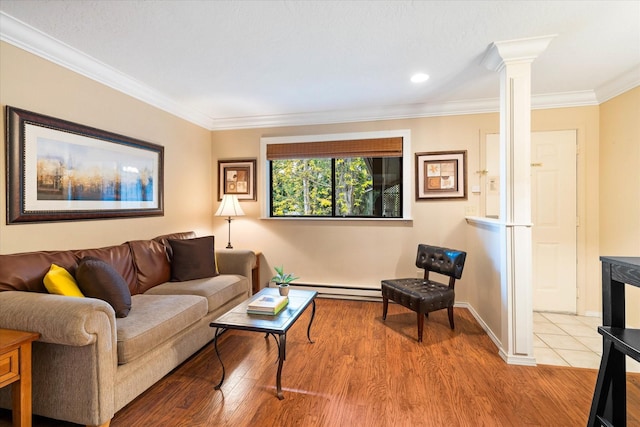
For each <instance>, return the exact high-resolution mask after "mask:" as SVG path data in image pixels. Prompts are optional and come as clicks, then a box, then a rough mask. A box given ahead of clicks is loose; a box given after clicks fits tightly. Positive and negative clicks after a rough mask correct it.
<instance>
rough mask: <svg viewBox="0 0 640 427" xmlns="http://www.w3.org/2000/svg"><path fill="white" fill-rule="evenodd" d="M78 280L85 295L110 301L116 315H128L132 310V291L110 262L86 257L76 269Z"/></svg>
mask: <svg viewBox="0 0 640 427" xmlns="http://www.w3.org/2000/svg"><path fill="white" fill-rule="evenodd" d="M76 282H78V287H79V288H80V290H81V291H82V293H83V294H84V296H85V297H89V298H98V299H101V300H103V301H106V302H108V303H109V304H110V305H111V307H113V309H114V310H115V312H116V317H127V315H128V314H129V311H130V310H131V292H130V291H129V287H127V283H126V282H125V281H124V279H123V278H122V276H121V275H120V274H119V273H118V272H117V271H116V270H115V269H114V268H113V267H112V266H111V265H109V264H108V263H106V262H105V261H102V260H101V259H98V258H94V257H89V256H87V257H84V258H82V260H80V264H78V268H77V269H76Z"/></svg>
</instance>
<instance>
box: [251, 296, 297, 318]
mask: <svg viewBox="0 0 640 427" xmlns="http://www.w3.org/2000/svg"><path fill="white" fill-rule="evenodd" d="M288 303H289V298H288V297H285V296H281V295H263V296H261V297H260V298H257V299H255V300H253V301H251V302H250V303H249V305H248V306H247V313H249V314H271V315H276V314H278V313H280V311H282V309H283V308H285V307H286V306H287V304H288Z"/></svg>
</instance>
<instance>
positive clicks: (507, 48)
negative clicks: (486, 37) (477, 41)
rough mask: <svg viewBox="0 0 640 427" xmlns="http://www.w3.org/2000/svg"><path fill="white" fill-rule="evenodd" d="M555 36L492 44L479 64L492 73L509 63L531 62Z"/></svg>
mask: <svg viewBox="0 0 640 427" xmlns="http://www.w3.org/2000/svg"><path fill="white" fill-rule="evenodd" d="M555 37H556V34H552V35H548V36H540V37H530V38H526V39H516V40H506V41H501V42H493V43H491V44H490V45H489V47H487V51H486V52H485V54H484V56H483V57H482V60H481V61H480V63H481V64H482V65H484V66H485V67H487V68H488V69H489V70H492V71H500V70H501V69H502V67H504V65H505V64H507V63H510V62H533V60H535V59H536V58H537V57H538V56H539V55H540V54H541V53H542V52H544V51H545V50H546V49H547V47H548V46H549V43H551V40H553V39H554V38H555Z"/></svg>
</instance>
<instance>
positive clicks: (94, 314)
mask: <svg viewBox="0 0 640 427" xmlns="http://www.w3.org/2000/svg"><path fill="white" fill-rule="evenodd" d="M115 325H116V320H115V313H114V311H113V308H112V307H111V306H110V305H109V304H108V303H106V302H105V301H102V300H99V299H95V298H75V297H64V296H60V295H50V294H43V293H38V292H22V291H5V292H0V327H1V328H5V329H17V330H22V331H30V332H39V333H40V339H39V340H38V341H41V342H47V343H52V344H62V345H71V346H83V345H90V344H93V343H95V342H96V340H97V339H98V338H99V337H105V338H106V339H108V340H109V341H110V342H111V343H112V345H113V347H114V348H115V345H116V329H115V327H116V326H115Z"/></svg>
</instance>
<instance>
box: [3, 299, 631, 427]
mask: <svg viewBox="0 0 640 427" xmlns="http://www.w3.org/2000/svg"><path fill="white" fill-rule="evenodd" d="M309 311H310V310H308V311H307V312H306V313H305V314H303V316H302V317H301V318H300V319H299V320H298V323H296V324H295V325H294V326H293V328H292V329H291V330H290V331H289V334H288V335H287V360H286V362H285V363H284V368H283V376H282V385H283V389H284V394H285V399H284V400H282V401H280V400H278V399H277V398H276V397H275V376H276V369H277V363H276V360H277V348H276V345H275V342H274V340H273V339H272V338H269V339H268V340H265V338H264V335H262V334H257V333H249V332H241V331H231V332H228V333H226V334H225V335H224V336H223V337H222V338H221V339H220V342H219V347H220V350H221V355H222V358H223V360H224V361H225V366H226V368H227V378H226V380H225V383H224V385H223V386H222V391H216V390H214V389H213V386H214V385H215V384H216V383H217V381H218V379H219V378H220V374H221V370H220V365H219V362H218V360H217V359H216V356H215V352H214V351H213V348H212V346H211V345H209V346H207V347H205V348H204V349H203V350H202V351H200V352H199V353H198V354H196V355H194V356H193V357H192V358H191V359H189V360H188V361H187V362H186V363H184V364H183V365H181V366H180V367H178V368H177V369H176V370H174V371H173V372H172V373H171V374H169V375H168V376H166V377H165V378H164V379H163V380H161V381H160V382H158V383H157V384H156V385H155V386H153V387H152V388H151V389H149V390H148V391H147V392H145V393H144V394H143V395H142V396H140V397H139V398H138V399H136V400H134V401H133V402H132V403H130V404H129V405H128V406H126V407H125V408H124V409H122V410H121V411H120V412H118V413H117V414H116V416H115V417H114V419H113V421H112V423H111V426H112V427H130V426H213V425H216V426H229V427H231V426H234V427H236V426H252V427H255V426H332V427H333V426H367V427H369V426H418V425H425V426H524V425H528V426H550V425H554V426H584V425H586V421H587V416H588V413H589V408H590V404H591V397H592V393H593V389H594V385H595V380H596V375H597V371H596V370H595V369H584V368H573V367H559V366H544V365H540V366H537V367H524V366H512V365H507V364H506V363H505V362H504V361H503V360H502V359H501V358H500V357H499V356H498V354H497V349H496V347H495V346H494V344H493V343H492V342H491V340H490V339H489V337H488V336H487V335H486V334H485V332H484V331H483V330H482V328H481V327H480V326H479V325H478V323H477V322H476V321H475V319H474V318H473V316H471V314H470V313H469V312H468V311H467V310H465V309H459V308H456V309H455V321H456V330H455V331H451V330H450V329H449V325H448V320H447V314H446V310H444V311H440V312H435V313H431V314H430V315H429V319H427V320H426V322H425V330H424V338H423V339H424V341H423V342H422V343H418V342H417V340H416V335H417V330H416V319H415V313H413V312H411V311H408V310H407V309H405V308H403V307H401V306H398V305H395V304H392V305H390V307H389V314H388V316H387V320H386V322H383V321H382V318H381V317H382V316H381V314H382V304H381V303H376V302H361V301H346V300H331V299H318V300H317V314H316V319H315V321H314V324H313V327H312V329H311V337H312V338H313V339H314V340H315V344H310V343H309V342H308V341H307V339H306V330H307V324H308V321H309ZM627 388H628V403H627V406H628V420H629V421H628V426H640V375H638V374H630V375H629V377H628V387H627ZM8 419H9V418H7V411H4V412H0V420H3V421H5V422H6V421H7V420H8ZM34 425H43V426H65V427H66V426H73V424H69V423H60V422H55V421H51V420H46V419H42V418H37V419H36V420H35V422H34Z"/></svg>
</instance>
